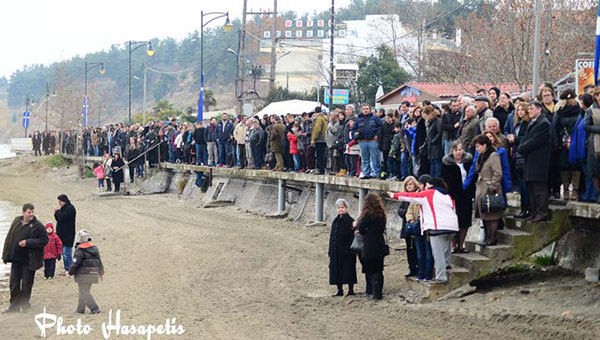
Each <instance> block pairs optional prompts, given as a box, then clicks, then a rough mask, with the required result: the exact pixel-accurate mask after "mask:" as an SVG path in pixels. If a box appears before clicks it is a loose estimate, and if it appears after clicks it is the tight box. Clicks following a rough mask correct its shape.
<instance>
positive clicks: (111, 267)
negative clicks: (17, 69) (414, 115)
mask: <svg viewBox="0 0 600 340" xmlns="http://www.w3.org/2000/svg"><path fill="white" fill-rule="evenodd" d="M94 183H95V180H94V179H88V180H78V179H76V178H75V174H74V169H69V170H65V169H60V170H58V171H51V170H50V169H48V168H47V167H45V166H44V165H42V164H41V163H40V162H36V161H35V160H33V159H32V158H27V159H21V160H13V161H2V162H0V194H1V199H3V200H8V201H11V202H12V203H13V204H15V205H16V206H20V205H21V204H23V203H24V202H32V203H33V204H34V205H35V206H36V213H37V216H38V218H39V219H40V220H41V221H42V222H48V221H51V222H54V219H53V217H52V213H53V210H52V208H53V206H55V205H56V204H57V202H56V196H57V195H58V194H61V193H66V194H67V195H68V196H69V198H70V199H71V201H72V202H73V204H74V205H75V207H76V208H77V227H78V229H81V228H85V229H87V230H89V231H90V232H91V234H92V236H93V238H94V243H95V244H96V245H97V246H98V247H99V249H100V252H101V254H102V259H103V262H104V266H105V269H106V275H105V277H104V281H103V282H102V283H101V284H98V285H94V286H93V288H92V293H93V295H94V297H95V298H96V301H97V302H98V304H99V306H100V308H101V309H102V313H101V314H99V315H89V314H86V315H84V316H80V315H76V314H73V311H74V310H75V307H76V304H77V285H76V284H75V283H74V281H73V279H72V278H68V277H65V276H57V277H56V278H54V279H53V280H50V281H44V279H43V270H40V271H38V272H37V276H36V282H35V284H34V288H33V295H32V298H31V302H32V310H31V311H30V312H28V313H19V314H5V315H0V333H1V334H2V336H1V338H2V339H32V338H36V337H39V335H40V330H39V329H38V327H37V326H36V324H35V322H34V317H35V315H36V314H38V313H41V312H42V310H43V308H46V310H47V312H48V313H52V314H55V315H57V316H61V317H63V318H64V323H65V324H67V325H68V324H74V323H75V322H76V321H77V319H78V318H79V317H81V321H82V323H83V324H89V325H90V326H91V327H92V328H93V330H92V331H91V333H90V334H89V335H87V336H80V337H77V338H81V339H103V336H102V331H101V324H102V323H103V322H108V312H109V310H110V309H112V310H113V311H116V310H117V309H119V310H120V311H121V323H122V324H124V325H160V324H164V323H165V320H166V319H170V318H176V324H178V325H181V326H182V327H183V328H184V329H185V333H184V334H183V335H171V336H156V335H155V336H153V337H152V338H153V339H452V338H456V337H459V338H463V339H481V338H487V339H542V338H543V339H549V338H553V339H558V338H563V336H569V337H570V336H574V337H577V338H579V339H587V338H594V337H595V335H597V334H598V333H597V332H599V331H600V328H599V326H598V322H597V320H596V321H595V322H592V321H589V320H588V319H585V320H583V321H582V320H579V319H576V318H565V317H562V316H560V315H556V316H547V315H538V314H536V315H533V314H532V316H524V317H522V318H519V317H515V318H512V319H510V321H507V318H506V317H503V316H502V315H503V314H502V313H499V314H494V312H493V310H491V311H490V309H489V308H488V309H487V312H486V310H485V309H483V307H482V308H481V309H479V308H478V307H477V306H478V305H477V303H476V300H475V301H474V302H473V306H475V307H473V309H468V310H467V311H466V312H465V311H461V310H459V308H458V307H457V306H461V302H459V301H455V302H451V303H449V304H448V305H447V306H446V305H444V306H442V307H440V306H439V305H434V304H431V305H427V304H424V305H420V304H417V305H411V304H407V303H406V302H405V301H404V300H403V299H402V298H399V296H398V295H399V289H400V287H402V286H403V283H404V277H403V274H404V272H405V268H406V263H405V259H404V254H403V253H401V252H398V253H394V254H392V256H390V257H388V258H386V265H387V266H386V269H385V272H384V275H385V288H384V295H385V298H384V300H383V301H380V302H377V303H375V302H369V301H366V300H365V299H364V294H358V295H357V296H355V297H343V298H332V297H330V295H331V294H332V293H334V291H335V288H334V287H331V286H329V285H328V258H327V246H328V238H329V226H328V227H317V228H306V227H303V226H301V225H298V224H293V223H291V222H286V221H282V220H270V219H265V218H263V217H259V216H255V215H252V214H249V213H245V212H242V211H239V210H237V209H236V208H233V207H229V208H218V209H202V208H199V207H197V205H198V204H197V202H184V201H181V200H179V199H178V198H177V197H176V196H175V195H168V194H165V195H151V196H130V197H112V198H98V197H95V196H94V195H93V194H92V193H93V192H94V191H95V190H96V187H95V185H94ZM358 267H359V268H358V269H359V273H360V265H358ZM57 268H62V263H58V264H57ZM357 291H358V292H363V291H364V279H363V277H362V275H360V274H359V285H358V286H357ZM467 303H468V301H467ZM507 303H508V304H510V302H508V299H507ZM480 304H481V303H480ZM7 307H8V292H6V291H3V292H1V293H0V308H2V310H4V309H5V308H7ZM532 308H533V307H532ZM559 308H560V307H559ZM542 309H543V308H541V307H540V310H542ZM471 310H474V311H475V312H474V313H472V312H471ZM479 310H481V311H483V312H484V313H483V314H481V313H479V312H478V311H479ZM88 313H89V312H88ZM114 317H115V316H114V314H113V318H114ZM113 322H114V319H113ZM49 332H50V333H49V334H50V336H48V338H50V339H64V338H75V337H74V336H73V337H64V336H57V335H56V329H50V330H49ZM557 336H558V337H557ZM110 338H111V339H116V338H117V337H116V336H115V335H114V333H113V335H112V337H110ZM118 338H119V339H141V338H144V337H141V336H119V337H118Z"/></svg>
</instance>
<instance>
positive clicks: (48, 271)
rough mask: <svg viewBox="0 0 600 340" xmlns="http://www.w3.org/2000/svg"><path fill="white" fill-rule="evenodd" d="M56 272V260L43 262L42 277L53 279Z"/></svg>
mask: <svg viewBox="0 0 600 340" xmlns="http://www.w3.org/2000/svg"><path fill="white" fill-rule="evenodd" d="M55 271H56V259H47V260H44V277H54V272H55Z"/></svg>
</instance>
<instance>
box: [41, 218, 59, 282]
mask: <svg viewBox="0 0 600 340" xmlns="http://www.w3.org/2000/svg"><path fill="white" fill-rule="evenodd" d="M46 232H47V233H48V243H46V247H45V248H44V277H45V278H46V280H48V279H51V278H53V277H54V271H55V269H56V260H58V261H60V257H61V255H62V247H63V244H62V241H61V240H60V237H58V235H56V233H55V232H54V225H52V223H48V224H46Z"/></svg>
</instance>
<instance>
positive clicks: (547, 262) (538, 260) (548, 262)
mask: <svg viewBox="0 0 600 340" xmlns="http://www.w3.org/2000/svg"><path fill="white" fill-rule="evenodd" d="M533 263H534V264H536V265H538V266H553V265H555V264H556V261H555V260H554V259H553V258H552V256H551V255H539V256H536V257H534V258H533Z"/></svg>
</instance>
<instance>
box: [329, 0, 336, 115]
mask: <svg viewBox="0 0 600 340" xmlns="http://www.w3.org/2000/svg"><path fill="white" fill-rule="evenodd" d="M334 2H335V0H331V41H330V45H331V46H329V113H330V114H331V111H332V110H333V34H334V28H335V21H334V20H335V19H334V15H333V13H334V10H335V4H334Z"/></svg>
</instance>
